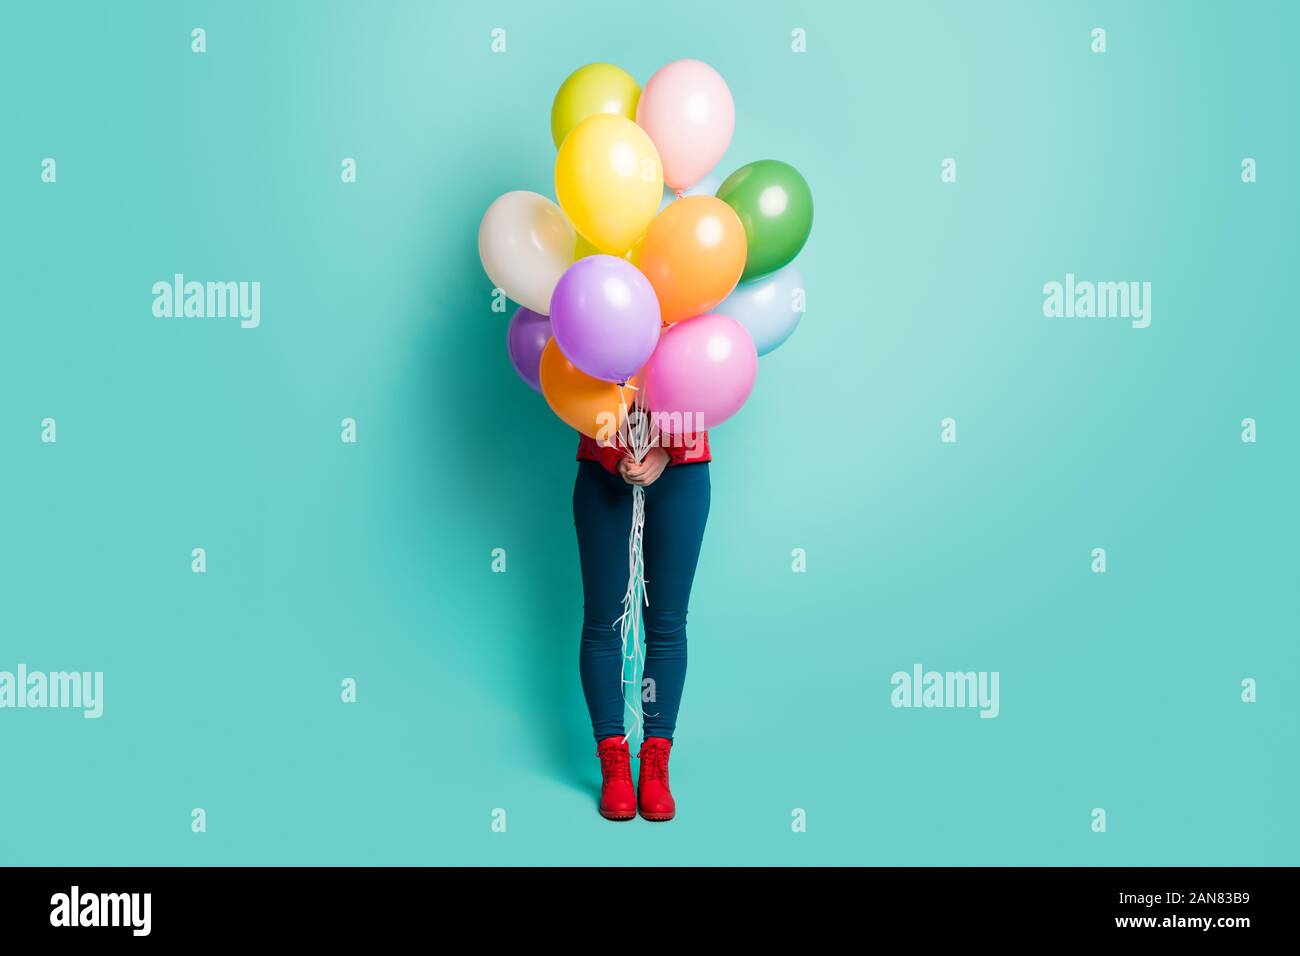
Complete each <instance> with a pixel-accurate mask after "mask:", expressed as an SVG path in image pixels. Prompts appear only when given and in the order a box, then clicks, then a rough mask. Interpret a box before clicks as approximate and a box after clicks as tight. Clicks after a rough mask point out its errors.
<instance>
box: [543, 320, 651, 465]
mask: <svg viewBox="0 0 1300 956" xmlns="http://www.w3.org/2000/svg"><path fill="white" fill-rule="evenodd" d="M540 372H541V380H542V394H543V395H544V396H546V404H548V405H550V406H551V411H553V412H555V414H556V415H558V416H560V420H561V421H563V422H564V423H565V424H566V425H568V426H569V427H570V428H576V429H577V430H578V431H580V432H582V433H583V434H584V435H586V436H587V437H588V438H596V439H601V438H603V439H605V440H607V441H613V440H614V437H615V436H616V435H617V434H618V431H619V429H620V428H621V427H622V425H623V421H624V419H626V418H627V410H628V408H629V407H630V406H631V405H632V403H633V401H635V395H636V393H635V392H634V391H633V390H632V389H630V388H627V387H626V386H624V387H623V388H619V386H617V385H615V384H614V383H613V382H605V381H601V380H600V379H598V378H592V377H591V376H590V375H588V374H587V373H586V372H582V371H579V370H578V369H577V368H576V367H575V366H574V364H573V363H572V362H570V361H569V360H568V359H567V358H565V357H564V353H563V352H561V351H560V347H559V346H558V345H556V344H555V339H551V340H550V341H549V342H547V343H546V348H544V349H542V361H541V365H540Z"/></svg>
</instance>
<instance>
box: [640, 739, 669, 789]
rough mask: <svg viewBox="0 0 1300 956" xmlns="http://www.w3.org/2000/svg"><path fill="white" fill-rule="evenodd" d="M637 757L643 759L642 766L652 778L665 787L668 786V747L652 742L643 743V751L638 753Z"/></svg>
mask: <svg viewBox="0 0 1300 956" xmlns="http://www.w3.org/2000/svg"><path fill="white" fill-rule="evenodd" d="M637 759H639V760H640V761H641V767H642V769H644V770H645V774H646V776H647V777H649V778H650V779H651V780H657V781H658V782H659V783H662V784H663V785H664V786H665V787H666V786H668V748H667V747H656V746H653V745H652V744H642V745H641V752H640V753H638V754H637Z"/></svg>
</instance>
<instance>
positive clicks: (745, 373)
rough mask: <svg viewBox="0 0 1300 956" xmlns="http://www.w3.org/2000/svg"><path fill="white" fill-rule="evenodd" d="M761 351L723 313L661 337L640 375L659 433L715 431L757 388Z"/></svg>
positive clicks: (675, 328)
mask: <svg viewBox="0 0 1300 956" xmlns="http://www.w3.org/2000/svg"><path fill="white" fill-rule="evenodd" d="M757 375H758V350H757V349H755V348H754V340H753V339H751V338H750V337H749V333H748V332H746V331H745V327H744V326H743V325H741V324H740V323H739V322H737V321H736V320H735V319H729V318H727V317H726V316H725V315H714V314H712V313H710V314H708V315H697V316H695V317H694V318H693V319H685V320H683V321H681V322H678V323H677V324H676V325H670V326H669V327H668V328H666V329H664V330H663V332H662V333H660V335H659V344H658V346H656V347H655V350H654V354H653V355H651V356H650V361H648V362H646V364H645V367H644V368H642V369H641V372H640V374H639V375H638V376H637V380H638V383H639V385H640V387H641V388H642V390H643V391H642V393H641V397H642V400H643V401H644V402H645V407H646V408H647V409H649V410H650V413H651V416H650V417H651V420H652V421H653V422H654V424H655V425H656V426H658V428H659V430H660V431H661V432H668V433H670V434H673V435H681V434H690V433H693V432H699V431H703V430H705V429H709V428H716V427H717V426H718V425H721V424H722V423H723V422H725V421H726V420H727V419H728V418H730V417H731V416H732V415H734V414H736V412H738V411H739V410H740V406H741V405H744V404H745V399H747V398H749V393H750V392H751V391H753V389H754V379H755V377H756V376H757Z"/></svg>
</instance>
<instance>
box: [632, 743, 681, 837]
mask: <svg viewBox="0 0 1300 956" xmlns="http://www.w3.org/2000/svg"><path fill="white" fill-rule="evenodd" d="M672 749H673V742H672V741H671V740H668V739H667V738H666V737H647V738H646V739H645V743H643V744H642V745H641V752H640V753H639V754H637V757H638V758H639V759H640V760H641V774H640V779H639V780H638V781H637V788H636V789H637V801H638V802H639V803H640V805H641V816H643V817H645V818H646V819H647V820H671V819H672V818H673V817H674V816H675V815H676V813H677V804H676V802H674V800H673V795H672V793H671V792H670V791H669V789H668V753H669V751H671V750H672Z"/></svg>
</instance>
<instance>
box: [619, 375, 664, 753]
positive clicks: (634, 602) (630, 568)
mask: <svg viewBox="0 0 1300 956" xmlns="http://www.w3.org/2000/svg"><path fill="white" fill-rule="evenodd" d="M630 387H632V388H635V386H630ZM619 405H620V411H621V412H622V415H623V421H622V424H621V425H620V426H619V437H620V438H621V439H622V441H623V446H624V448H626V449H627V450H629V451H630V452H631V453H632V457H633V458H634V459H635V460H636V461H638V462H639V461H641V460H642V459H643V458H645V456H646V453H647V452H648V451H649V450H650V448H651V446H652V445H653V444H654V443H655V442H656V440H657V429H656V428H654V427H653V425H652V424H651V422H650V416H648V415H646V414H645V413H644V412H643V411H640V410H638V411H637V414H636V416H635V422H634V421H633V415H632V414H631V413H630V412H629V411H628V407H627V402H626V400H625V399H624V398H623V394H622V392H620V393H619ZM644 537H645V488H644V487H642V486H641V485H634V486H633V488H632V528H631V531H630V532H629V533H628V536H627V590H626V591H624V593H623V613H622V614H620V615H619V616H618V619H617V620H615V621H614V625H613V626H614V627H617V628H618V629H619V638H620V640H621V642H622V646H623V664H622V667H621V669H620V673H619V696H620V697H622V698H623V706H624V707H626V708H627V710H628V711H629V712H630V713H631V714H632V723H633V730H631V731H629V732H628V733H626V734H624V735H623V740H624V741H627V740H628V738H630V737H631V736H632V734H633V733H635V734H637V735H638V740H639V739H640V738H641V735H642V732H643V729H644V726H645V722H644V710H643V708H642V706H641V703H642V696H641V692H640V690H641V683H642V681H643V679H644V675H645V651H644V649H643V644H642V635H641V627H642V620H641V608H642V606H645V607H649V606H650V592H649V589H648V588H647V587H646V579H645V554H644V551H643V542H644ZM629 686H631V687H633V688H634V690H633V698H632V700H628V693H627V689H628V687H629Z"/></svg>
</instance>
